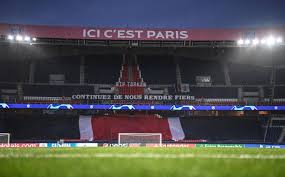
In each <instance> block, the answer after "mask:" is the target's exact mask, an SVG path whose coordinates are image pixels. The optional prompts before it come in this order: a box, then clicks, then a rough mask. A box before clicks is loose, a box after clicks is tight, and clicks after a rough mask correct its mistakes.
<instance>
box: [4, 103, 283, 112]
mask: <svg viewBox="0 0 285 177" xmlns="http://www.w3.org/2000/svg"><path fill="white" fill-rule="evenodd" d="M0 109H51V110H59V109H70V110H72V109H74V110H159V111H215V110H217V111H283V110H285V106H252V105H246V106H238V105H235V106H194V105H132V104H124V105H120V104H94V105H93V104H9V103H0Z"/></svg>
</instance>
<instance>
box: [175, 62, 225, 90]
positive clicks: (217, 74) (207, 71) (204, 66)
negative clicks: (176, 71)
mask: <svg viewBox="0 0 285 177" xmlns="http://www.w3.org/2000/svg"><path fill="white" fill-rule="evenodd" d="M179 66H180V70H181V75H182V82H183V83H189V84H191V85H194V84H196V76H211V78H212V83H213V84H214V85H224V84H225V80H224V78H225V77H224V73H223V69H222V65H221V64H220V63H219V62H216V61H207V60H206V61H205V60H197V59H191V58H182V59H180V60H179Z"/></svg>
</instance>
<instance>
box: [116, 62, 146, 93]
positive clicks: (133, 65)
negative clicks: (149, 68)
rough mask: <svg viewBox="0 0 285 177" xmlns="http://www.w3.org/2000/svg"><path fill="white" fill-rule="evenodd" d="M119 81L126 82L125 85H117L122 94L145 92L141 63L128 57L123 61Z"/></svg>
mask: <svg viewBox="0 0 285 177" xmlns="http://www.w3.org/2000/svg"><path fill="white" fill-rule="evenodd" d="M119 83H124V85H119V86H117V89H118V92H119V94H121V95H143V94H144V89H145V84H144V81H143V78H142V76H141V71H140V68H139V65H138V64H137V62H136V61H135V60H131V59H127V60H125V62H123V64H122V68H121V70H120V78H119ZM137 84H139V85H137Z"/></svg>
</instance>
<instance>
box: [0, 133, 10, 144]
mask: <svg viewBox="0 0 285 177" xmlns="http://www.w3.org/2000/svg"><path fill="white" fill-rule="evenodd" d="M0 143H5V144H9V143H10V133H0Z"/></svg>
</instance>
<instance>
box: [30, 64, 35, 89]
mask: <svg viewBox="0 0 285 177" xmlns="http://www.w3.org/2000/svg"><path fill="white" fill-rule="evenodd" d="M34 82H35V61H31V62H30V67H29V83H30V84H32V83H34Z"/></svg>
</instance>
